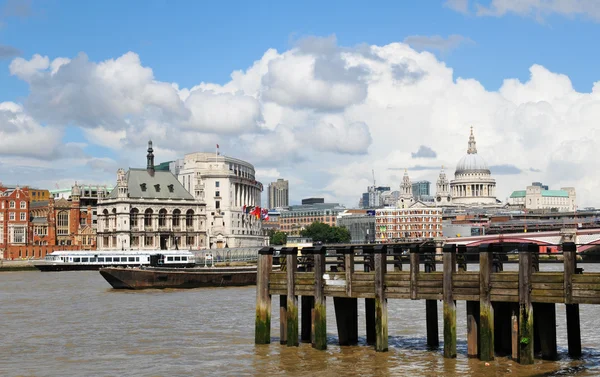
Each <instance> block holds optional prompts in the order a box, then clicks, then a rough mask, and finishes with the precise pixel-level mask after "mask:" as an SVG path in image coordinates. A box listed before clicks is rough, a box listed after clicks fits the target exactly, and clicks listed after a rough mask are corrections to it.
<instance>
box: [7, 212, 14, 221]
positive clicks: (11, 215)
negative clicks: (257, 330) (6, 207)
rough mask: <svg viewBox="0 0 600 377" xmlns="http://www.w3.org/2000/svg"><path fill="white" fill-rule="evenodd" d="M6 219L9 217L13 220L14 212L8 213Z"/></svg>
mask: <svg viewBox="0 0 600 377" xmlns="http://www.w3.org/2000/svg"><path fill="white" fill-rule="evenodd" d="M8 219H9V220H12V221H15V213H14V212H10V213H9V214H8Z"/></svg>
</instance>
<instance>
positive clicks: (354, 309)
mask: <svg viewBox="0 0 600 377" xmlns="http://www.w3.org/2000/svg"><path fill="white" fill-rule="evenodd" d="M336 252H337V253H338V254H342V255H343V259H344V273H345V278H346V294H348V297H334V298H333V305H334V308H335V318H336V322H337V328H338V339H339V343H340V345H341V346H346V345H351V344H357V343H358V300H357V299H356V298H352V297H351V296H352V272H353V270H354V247H353V246H346V247H343V248H340V249H337V250H336Z"/></svg>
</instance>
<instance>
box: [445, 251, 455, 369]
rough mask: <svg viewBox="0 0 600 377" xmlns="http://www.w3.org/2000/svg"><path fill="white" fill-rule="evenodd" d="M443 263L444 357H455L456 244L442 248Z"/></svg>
mask: <svg viewBox="0 0 600 377" xmlns="http://www.w3.org/2000/svg"><path fill="white" fill-rule="evenodd" d="M443 253H444V255H443V263H444V278H443V279H444V283H443V284H444V357H446V358H454V357H456V301H454V297H453V295H452V276H453V275H454V272H455V271H456V245H454V244H450V245H445V246H444V248H443Z"/></svg>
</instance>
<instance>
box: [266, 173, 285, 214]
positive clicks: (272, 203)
mask: <svg viewBox="0 0 600 377" xmlns="http://www.w3.org/2000/svg"><path fill="white" fill-rule="evenodd" d="M268 190H269V203H268V205H269V209H273V208H283V207H287V206H289V205H290V190H289V182H288V181H286V180H284V179H281V178H279V179H277V181H276V182H271V183H270V184H269V189H268Z"/></svg>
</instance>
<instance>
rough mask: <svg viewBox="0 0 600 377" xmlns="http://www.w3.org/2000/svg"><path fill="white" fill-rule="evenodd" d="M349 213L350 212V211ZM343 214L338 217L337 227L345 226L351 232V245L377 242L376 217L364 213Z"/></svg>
mask: <svg viewBox="0 0 600 377" xmlns="http://www.w3.org/2000/svg"><path fill="white" fill-rule="evenodd" d="M348 212H349V211H348ZM348 212H346V211H345V212H343V213H340V214H339V215H338V216H337V220H336V224H337V226H343V227H346V229H348V231H349V232H350V237H351V238H350V242H351V243H373V242H375V216H372V215H369V214H368V213H367V211H364V213H356V211H354V213H352V212H349V213H348Z"/></svg>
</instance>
